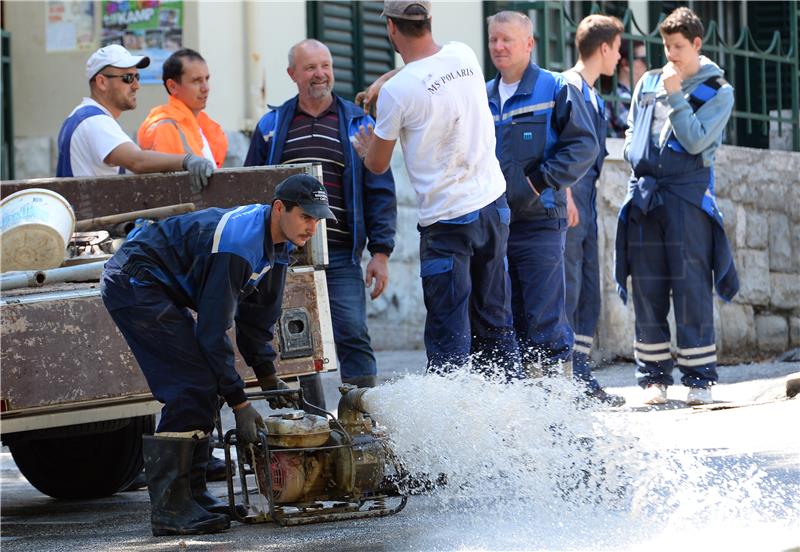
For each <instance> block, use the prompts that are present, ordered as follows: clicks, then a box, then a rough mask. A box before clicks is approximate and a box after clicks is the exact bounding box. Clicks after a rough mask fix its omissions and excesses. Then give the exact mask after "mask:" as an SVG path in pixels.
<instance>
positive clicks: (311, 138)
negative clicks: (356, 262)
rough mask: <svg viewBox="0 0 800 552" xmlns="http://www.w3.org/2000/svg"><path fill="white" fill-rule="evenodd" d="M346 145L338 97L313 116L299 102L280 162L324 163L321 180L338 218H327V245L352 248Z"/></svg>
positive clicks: (290, 124)
mask: <svg viewBox="0 0 800 552" xmlns="http://www.w3.org/2000/svg"><path fill="white" fill-rule="evenodd" d="M344 161H345V159H344V148H343V147H342V142H341V140H340V139H339V111H338V109H337V104H336V101H335V100H334V101H333V102H331V105H330V106H329V107H328V109H326V110H325V111H323V112H322V113H320V114H319V115H318V116H316V117H314V116H312V115H309V114H308V113H306V112H304V111H303V110H302V109H301V108H300V103H299V102H298V104H297V110H296V111H295V114H294V118H292V121H291V122H290V123H289V131H288V132H287V134H286V144H285V145H284V148H283V156H282V157H281V163H321V164H322V183H323V184H324V185H325V189H326V191H327V192H328V203H329V204H330V207H331V210H332V211H333V214H334V215H336V219H337V221H336V222H333V221H330V220H329V221H327V226H328V245H329V246H331V247H341V248H350V247H352V245H353V235H352V232H351V231H350V227H349V225H348V223H347V208H346V205H345V202H344V195H343V189H342V174H343V172H344Z"/></svg>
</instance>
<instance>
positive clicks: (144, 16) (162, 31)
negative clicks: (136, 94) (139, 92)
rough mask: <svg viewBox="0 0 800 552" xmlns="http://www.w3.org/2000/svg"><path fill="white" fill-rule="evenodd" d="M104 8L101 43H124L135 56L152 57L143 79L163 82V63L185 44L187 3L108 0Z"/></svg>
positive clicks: (143, 70) (143, 71) (102, 5)
mask: <svg viewBox="0 0 800 552" xmlns="http://www.w3.org/2000/svg"><path fill="white" fill-rule="evenodd" d="M101 10H102V28H103V33H102V36H101V38H100V42H101V46H107V45H108V44H122V45H123V46H125V48H127V49H128V50H129V51H130V52H131V53H132V54H134V55H139V56H149V57H150V65H149V66H148V67H147V68H145V69H141V70H140V72H141V74H142V80H141V82H142V83H143V84H161V82H162V81H161V66H162V65H163V64H164V61H165V60H166V59H167V58H168V57H169V56H170V55H171V54H172V53H173V52H175V51H176V50H180V49H181V48H182V47H183V2H182V1H173V2H161V1H158V0H129V1H126V2H117V1H110V0H104V1H103V2H102V4H101Z"/></svg>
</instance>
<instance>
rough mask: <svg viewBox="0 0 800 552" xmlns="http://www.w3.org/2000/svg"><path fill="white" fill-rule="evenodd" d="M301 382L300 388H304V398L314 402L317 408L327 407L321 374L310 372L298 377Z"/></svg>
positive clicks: (323, 408)
mask: <svg viewBox="0 0 800 552" xmlns="http://www.w3.org/2000/svg"><path fill="white" fill-rule="evenodd" d="M297 379H298V380H299V382H300V389H302V390H303V398H304V399H305V400H306V402H308V403H311V404H313V405H314V406H316V407H317V408H321V409H322V410H326V408H325V391H324V389H323V388H322V378H321V377H320V375H319V374H310V375H308V376H300V377H299V378H297Z"/></svg>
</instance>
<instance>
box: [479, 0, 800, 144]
mask: <svg viewBox="0 0 800 552" xmlns="http://www.w3.org/2000/svg"><path fill="white" fill-rule="evenodd" d="M682 3H683V2H681V4H682ZM601 4H602V6H601ZM625 4H627V3H625V2H601V3H599V4H598V3H597V2H553V1H542V2H484V4H483V6H484V15H486V16H489V15H491V14H494V13H496V12H498V11H500V10H516V11H521V12H524V13H527V14H528V15H529V16H530V17H531V19H532V20H533V22H534V33H535V36H536V41H537V46H536V50H535V52H534V61H535V62H536V63H537V64H539V65H540V66H542V67H544V68H546V69H550V70H552V71H563V70H565V69H568V68H569V67H571V66H572V65H573V64H574V61H575V59H576V57H577V54H576V53H575V51H574V37H575V29H576V27H577V23H578V22H579V20H580V18H581V17H583V16H584V15H588V13H604V12H605V13H608V14H609V15H617V16H619V17H620V19H621V20H622V22H623V24H624V26H625V33H624V34H623V35H622V39H623V41H627V42H628V43H629V44H630V45H631V46H632V45H633V43H634V42H643V43H644V44H645V46H646V49H647V58H648V62H649V63H648V65H649V67H651V68H652V67H660V66H662V65H664V63H666V58H665V55H664V50H663V45H662V42H661V36H660V35H659V33H658V25H657V23H656V24H654V25H653V26H652V27H653V28H652V29H649V28H647V27H646V26H643V25H640V24H639V22H637V21H636V20H635V18H634V15H633V12H632V11H631V10H630V9H626V8H625ZM673 4H678V3H675V2H669V3H667V2H663V3H662V2H651V3H650V6H649V7H650V10H653V9H655V10H659V9H663V10H664V11H667V9H670V10H671V9H672V8H674V5H673ZM702 4H704V6H701V7H705V8H708V7H713V5H714V4H717V3H716V2H705V3H702ZM737 4H738V3H737ZM747 4H750V6H749V7H748V11H747V13H751V12H754V13H756V14H757V13H758V10H759V9H767V8H775V5H776V4H777V5H778V6H777V7H778V9H779V10H780V12H779V13H782V14H785V17H786V19H783V18H782V17H781V19H780V21H778V23H779V24H780V25H782V26H783V31H784V32H783V33H782V32H781V31H780V30H774V32H772V35H771V42H770V43H769V44H768V45H764V43H763V37H764V36H769V33H768V32H766V33H765V29H763V28H759V29H758V35H759V38H760V39H761V40H762V42H761V44H759V42H758V41H757V40H756V38H755V37H754V33H753V32H752V31H751V29H749V28H748V27H747V26H744V25H741V26H738V29H740V30H739V34H738V37H737V38H736V39H735V40H732V39H731V38H730V37H723V36H722V33H721V32H720V26H719V24H718V22H717V21H714V20H711V19H705V20H704V25H705V28H706V34H705V37H704V39H703V53H704V54H705V55H706V56H708V57H709V58H711V59H712V60H714V61H715V62H716V63H717V64H718V65H719V66H720V67H722V68H723V69H724V70H725V73H726V78H727V80H728V81H729V82H730V83H731V84H732V85H733V86H734V87H735V89H736V103H735V105H734V110H733V113H732V115H731V120H730V122H729V123H728V128H727V132H726V139H725V141H726V143H729V144H735V145H742V146H750V147H762V148H768V147H769V135H770V126H771V125H772V126H773V132H774V133H775V134H776V135H777V136H779V137H786V136H789V137H790V138H791V147H792V149H793V150H794V151H800V51H798V50H800V35H798V17H800V12H799V11H798V2H797V1H796V0H791V1H789V2H781V3H778V2H748V3H747ZM602 8H605V10H603V9H602ZM704 11H711V10H708V9H705V10H704ZM576 12H577V13H576ZM614 12H616V13H614ZM653 15H654V13H653V12H652V11H651V13H650V17H649V19H650V20H651V21H654V22H660V21H661V20H662V19H663V18H664V17H665V16H666V13H663V12H662V13H660V14H659V15H658V17H657V18H656V17H653ZM773 21H775V19H773ZM772 30H773V29H769V31H772ZM486 42H488V41H485V43H486ZM633 50H634V48H633V47H629V48H628V52H629V56H630V61H631V63H630V64H629V65H630V66H631V67H633ZM485 59H486V73H487V78H488V77H489V76H492V75H494V74H495V72H496V71H495V69H494V67H493V66H492V63H491V60H490V59H489V56H488V52H487V55H486V56H485ZM615 79H616V77H615ZM614 90H616V82H615V80H614V82H613V83H612V86H610V87H606V89H603V90H601V92H603V96H604V97H605V99H606V100H607V101H611V102H615V101H619V100H620V97H619V96H617V95H615V94H614V93H613V91H614Z"/></svg>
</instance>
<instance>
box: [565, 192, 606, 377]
mask: <svg viewBox="0 0 800 552" xmlns="http://www.w3.org/2000/svg"><path fill="white" fill-rule="evenodd" d="M592 185H594V183H592ZM574 193H575V191H574V190H573V194H574ZM581 207H582V206H580V205H579V206H578V209H579V213H580V222H579V223H578V225H577V226H575V227H573V228H569V229H568V230H567V240H566V249H565V251H564V267H565V275H566V299H565V304H566V313H567V320H568V321H569V324H570V326H571V327H572V331H573V333H574V334H575V347H574V349H573V352H572V374H573V376H574V377H575V378H576V379H578V380H580V381H582V382H583V383H584V384H585V385H586V386H587V387H588V389H589V391H595V390H597V389H599V388H600V384H599V383H598V382H597V380H596V379H595V377H594V376H593V375H592V364H591V354H592V345H593V342H594V332H595V330H596V329H597V321H598V319H599V318H600V259H599V253H598V249H597V215H596V214H595V212H594V210H593V209H587V208H581Z"/></svg>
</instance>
